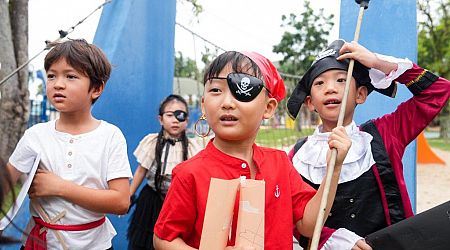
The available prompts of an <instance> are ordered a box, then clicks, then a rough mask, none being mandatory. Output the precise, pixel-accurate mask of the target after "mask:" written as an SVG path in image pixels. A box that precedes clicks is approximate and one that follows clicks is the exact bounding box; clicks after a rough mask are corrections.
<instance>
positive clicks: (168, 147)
mask: <svg viewBox="0 0 450 250" xmlns="http://www.w3.org/2000/svg"><path fill="white" fill-rule="evenodd" d="M188 115H189V114H188V107H187V103H186V101H185V100H184V98H183V97H181V96H179V95H169V96H167V97H166V98H165V99H164V100H163V101H162V103H161V105H160V107H159V115H158V118H159V122H160V124H161V130H160V131H159V133H157V134H156V133H151V134H148V135H147V136H145V137H144V138H143V139H142V140H141V142H140V143H139V145H138V147H137V148H136V150H135V151H134V155H135V156H136V159H137V161H138V163H139V166H138V167H137V169H136V172H135V173H134V177H133V182H132V183H131V186H130V195H131V206H133V205H134V204H136V209H135V211H134V212H133V214H132V216H131V219H130V225H129V228H128V235H127V236H128V239H129V244H128V249H154V248H153V227H154V225H155V222H156V219H157V218H158V215H159V212H160V211H161V207H162V204H163V201H164V197H165V196H166V194H167V190H168V189H169V186H170V183H171V181H172V175H171V173H172V169H173V168H174V167H175V165H177V164H178V163H180V162H182V161H185V160H187V159H188V158H190V157H191V156H193V155H194V154H196V153H197V152H198V151H199V150H200V147H199V145H198V144H197V143H196V142H195V141H194V140H191V139H188V138H187V136H186V127H187V123H188ZM144 177H146V178H147V184H146V185H145V187H143V188H142V191H141V192H140V194H139V196H138V198H137V199H135V196H136V195H135V193H136V190H137V189H138V187H139V186H140V184H141V183H142V181H143V179H144ZM131 206H130V207H131Z"/></svg>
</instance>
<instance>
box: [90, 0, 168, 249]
mask: <svg viewBox="0 0 450 250" xmlns="http://www.w3.org/2000/svg"><path fill="white" fill-rule="evenodd" d="M175 9H176V1H175V0H165V1H159V0H129V1H128V0H127V1H112V2H111V3H110V4H108V5H106V6H105V8H104V10H103V12H102V16H101V18H100V22H99V25H98V27H97V32H96V34H95V38H94V43H95V44H96V45H98V46H99V47H101V48H102V49H103V50H104V51H105V53H106V54H107V56H108V58H109V60H110V61H111V63H112V64H113V71H112V75H111V78H110V80H109V81H108V83H107V84H106V88H105V91H104V92H103V94H102V96H101V97H100V98H99V100H98V101H97V103H96V104H95V105H94V108H93V111H94V115H95V117H97V118H99V119H103V120H106V121H108V122H110V123H113V124H115V125H116V126H118V127H119V128H120V129H121V130H122V132H123V133H124V135H125V138H126V140H127V144H128V157H129V160H130V164H131V167H132V170H133V173H134V171H135V169H136V166H137V162H136V160H135V157H134V156H133V151H134V149H135V148H136V146H137V145H138V143H139V141H140V140H141V139H142V138H143V137H144V136H145V135H146V134H147V133H149V132H158V131H159V129H160V125H159V122H158V120H157V115H158V108H159V104H160V102H161V101H162V99H163V98H164V97H166V96H167V95H169V94H171V93H172V84H173V74H174V37H175ZM108 218H109V219H110V220H111V221H112V222H113V225H114V227H115V229H116V231H117V236H116V237H114V240H113V246H114V248H115V249H127V244H128V243H127V239H126V231H127V228H128V219H129V216H128V215H127V216H122V217H118V216H114V215H110V216H108Z"/></svg>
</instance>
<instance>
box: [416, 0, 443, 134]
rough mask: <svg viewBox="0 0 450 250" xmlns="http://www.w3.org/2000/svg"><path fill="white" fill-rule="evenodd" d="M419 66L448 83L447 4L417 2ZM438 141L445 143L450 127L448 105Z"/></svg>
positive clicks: (439, 120) (441, 118)
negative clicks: (441, 140)
mask: <svg viewBox="0 0 450 250" xmlns="http://www.w3.org/2000/svg"><path fill="white" fill-rule="evenodd" d="M418 9H419V11H420V14H422V16H423V17H424V18H425V19H424V21H422V22H420V23H419V36H418V40H419V41H418V42H419V44H418V63H419V65H421V66H422V67H425V68H427V69H429V70H430V71H432V72H435V73H437V74H439V75H440V76H442V77H445V78H447V79H450V43H449V41H450V16H449V12H450V0H439V1H430V0H420V1H419V2H418ZM438 122H439V125H440V137H441V138H444V140H445V141H446V142H447V140H448V132H449V126H450V103H447V105H446V106H445V107H444V108H443V110H442V111H441V113H440V114H439V117H438Z"/></svg>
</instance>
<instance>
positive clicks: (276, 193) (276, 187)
mask: <svg viewBox="0 0 450 250" xmlns="http://www.w3.org/2000/svg"><path fill="white" fill-rule="evenodd" d="M275 197H277V198H279V197H280V188H279V187H278V185H276V186H275Z"/></svg>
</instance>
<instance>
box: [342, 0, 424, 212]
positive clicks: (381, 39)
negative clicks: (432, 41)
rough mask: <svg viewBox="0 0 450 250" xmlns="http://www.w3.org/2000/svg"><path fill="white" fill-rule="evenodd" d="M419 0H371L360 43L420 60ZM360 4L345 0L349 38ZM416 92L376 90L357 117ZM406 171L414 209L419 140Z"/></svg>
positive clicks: (386, 109) (370, 114) (391, 105)
mask: <svg viewBox="0 0 450 250" xmlns="http://www.w3.org/2000/svg"><path fill="white" fill-rule="evenodd" d="M416 11H417V10H416V1H415V0H394V1H370V3H369V8H368V9H367V10H365V13H364V17H363V20H362V28H361V33H360V39H359V43H360V44H362V45H363V46H365V47H366V48H368V49H370V50H371V51H373V52H377V53H380V54H384V55H392V56H395V57H403V58H404V57H407V58H409V59H410V60H411V61H413V62H416V61H417V27H416V25H417V21H416ZM358 13H359V5H358V4H356V3H355V1H354V0H342V1H341V14H340V26H339V30H340V37H341V38H343V39H345V40H346V41H352V40H353V38H354V33H355V27H356V21H357V18H358ZM411 96H412V94H411V93H410V92H409V91H408V89H407V88H406V87H405V86H399V88H398V91H397V96H396V97H395V98H394V99H391V98H389V97H385V96H382V95H380V94H378V93H376V92H372V94H370V96H369V98H368V100H367V101H366V103H365V104H363V105H361V106H359V107H357V109H356V112H355V117H354V119H355V121H356V123H357V124H361V123H362V122H365V121H367V120H369V119H371V118H375V117H379V116H381V115H383V114H386V113H391V112H392V111H394V110H395V108H396V107H397V106H398V105H399V104H400V103H402V102H404V101H405V100H407V99H409V98H410V97H411ZM403 165H404V175H405V179H406V183H407V188H408V193H409V195H410V198H411V204H412V206H413V210H414V211H415V210H416V142H415V141H414V142H412V143H411V144H410V145H409V146H408V147H407V149H406V152H405V155H404V156H403Z"/></svg>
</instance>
